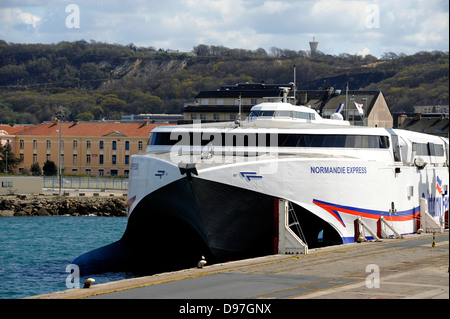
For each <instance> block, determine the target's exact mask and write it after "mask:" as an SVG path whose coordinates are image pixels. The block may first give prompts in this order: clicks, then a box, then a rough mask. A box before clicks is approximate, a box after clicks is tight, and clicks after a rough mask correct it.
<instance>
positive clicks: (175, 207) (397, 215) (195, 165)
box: [74, 101, 449, 272]
mask: <svg viewBox="0 0 450 319" xmlns="http://www.w3.org/2000/svg"><path fill="white" fill-rule="evenodd" d="M448 167H449V142H448V138H442V137H438V136H432V135H427V134H423V133H417V132H411V131H404V130H396V129H386V128H376V127H361V126H352V125H350V124H349V122H348V121H345V120H343V118H342V116H340V114H334V115H333V116H332V117H331V118H330V119H324V118H322V117H321V116H320V115H319V114H318V113H317V112H316V111H315V110H313V109H311V108H309V107H305V106H299V105H292V104H290V103H287V102H286V101H280V102H271V103H262V104H259V105H256V106H254V107H253V108H252V109H251V113H250V114H249V115H248V116H247V118H246V119H245V120H242V121H240V120H238V121H236V122H227V123H224V122H222V123H208V124H198V123H193V124H192V125H180V126H164V127H162V126H161V127H157V128H155V129H154V130H153V131H152V132H151V134H150V137H149V140H148V145H147V149H146V153H143V154H139V155H134V156H132V158H131V166H130V183H129V190H128V204H127V214H128V224H127V228H126V230H125V233H124V235H123V237H122V238H121V239H120V240H119V241H118V242H116V243H113V244H112V245H110V246H108V247H106V248H105V247H104V248H102V249H99V250H96V251H93V252H90V253H88V254H85V255H83V256H80V257H79V258H78V259H77V260H75V261H74V263H76V264H80V265H81V267H82V270H83V267H84V269H85V270H86V272H88V270H91V269H94V268H97V269H99V268H101V266H100V265H102V263H103V265H104V264H105V262H104V261H105V260H106V259H108V258H109V260H110V261H109V267H110V266H111V264H112V265H114V266H115V267H117V269H119V270H126V271H142V272H149V269H151V271H153V272H158V271H167V270H170V269H177V268H178V269H181V268H183V267H193V266H195V265H196V263H197V262H198V260H200V259H201V257H202V256H206V257H205V258H206V260H207V261H208V262H224V261H228V260H235V259H240V258H248V257H254V256H262V255H269V254H274V253H278V250H277V244H276V243H277V240H278V236H279V233H278V225H277V224H278V222H279V221H278V216H277V214H278V208H277V203H278V202H279V200H284V201H286V202H288V203H289V205H290V207H291V209H292V212H293V213H294V215H295V220H296V221H297V223H298V224H299V225H300V233H297V235H298V236H299V237H301V239H302V241H303V242H304V243H305V244H306V245H307V246H308V247H309V248H314V247H320V246H324V245H333V244H347V243H351V242H354V241H355V240H357V238H356V234H355V229H356V227H355V220H357V219H359V220H362V221H363V222H364V223H365V225H366V226H367V227H369V228H372V229H374V230H376V229H377V227H379V226H377V225H378V224H377V223H379V222H380V218H381V217H383V218H384V219H385V220H386V221H387V223H388V224H389V225H390V229H393V230H394V231H395V232H397V233H399V234H402V235H404V234H411V233H414V232H416V231H417V230H418V229H419V227H420V220H419V213H420V199H421V198H425V199H427V200H428V212H429V213H430V214H431V216H432V217H433V218H434V219H435V221H436V222H437V223H441V224H442V223H443V221H444V218H445V216H446V214H448V184H449V177H448ZM388 232H389V231H388ZM392 234H393V233H392V232H390V235H392ZM388 235H389V234H388ZM369 237H370V236H369ZM111 260H114V262H112V263H111ZM108 270H111V269H110V268H108Z"/></svg>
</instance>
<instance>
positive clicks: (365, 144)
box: [149, 132, 389, 149]
mask: <svg viewBox="0 0 450 319" xmlns="http://www.w3.org/2000/svg"><path fill="white" fill-rule="evenodd" d="M171 135H172V136H171ZM196 135H197V134H196ZM210 142H212V144H213V145H215V146H223V147H225V146H279V147H342V148H381V149H387V148H389V138H388V137H387V136H378V135H344V134H339V135H335V134H273V135H270V134H269V133H257V134H256V133H255V134H242V133H240V134H236V133H227V134H225V133H203V134H202V135H201V136H200V134H198V135H197V136H194V134H193V133H192V132H172V133H169V132H159V133H152V134H151V136H150V139H149V144H150V145H175V144H177V145H193V144H195V145H199V144H201V145H202V146H205V145H207V144H208V143H210Z"/></svg>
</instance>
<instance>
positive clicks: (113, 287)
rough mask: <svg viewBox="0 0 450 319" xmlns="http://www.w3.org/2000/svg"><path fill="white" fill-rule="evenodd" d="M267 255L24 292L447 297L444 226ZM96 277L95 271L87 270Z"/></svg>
mask: <svg viewBox="0 0 450 319" xmlns="http://www.w3.org/2000/svg"><path fill="white" fill-rule="evenodd" d="M434 243H435V245H434V247H433V234H414V235H407V236H405V237H404V238H403V239H384V240H383V241H382V242H363V243H352V244H347V245H339V246H330V247H324V248H319V249H312V250H310V251H309V254H307V255H271V256H264V257H259V258H253V259H246V260H240V261H233V262H228V263H222V264H215V265H210V266H205V267H204V268H202V269H198V268H190V269H185V270H180V271H175V272H169V273H162V274H157V275H153V276H146V277H139V278H133V279H126V280H121V281H116V282H110V283H106V284H98V285H95V284H93V285H92V286H91V288H86V289H83V288H79V289H70V290H66V291H62V292H56V293H52V294H47V295H40V296H34V297H30V298H29V299H84V298H88V299H228V298H231V299H449V272H448V270H449V233H448V231H446V232H444V233H441V234H436V235H435V240H434ZM92 277H93V278H95V275H93V276H92Z"/></svg>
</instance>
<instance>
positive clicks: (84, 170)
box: [14, 121, 169, 176]
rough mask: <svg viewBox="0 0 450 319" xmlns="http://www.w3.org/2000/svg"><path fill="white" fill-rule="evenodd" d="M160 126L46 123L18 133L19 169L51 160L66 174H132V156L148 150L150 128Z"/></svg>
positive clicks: (16, 144)
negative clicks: (130, 167)
mask: <svg viewBox="0 0 450 319" xmlns="http://www.w3.org/2000/svg"><path fill="white" fill-rule="evenodd" d="M159 125H169V124H161V123H158V124H153V123H148V122H139V123H123V122H81V121H75V122H58V121H53V122H45V123H42V124H39V125H35V126H30V127H26V128H25V129H23V130H21V131H18V132H17V133H16V134H15V139H14V140H15V152H14V153H15V155H16V157H18V158H20V161H21V162H20V165H19V166H18V167H17V168H16V170H17V171H18V172H25V171H26V170H28V171H29V170H30V168H31V165H32V164H34V163H39V165H40V167H41V168H42V167H43V165H44V163H45V162H46V161H47V160H50V161H53V162H54V163H55V164H56V165H58V164H59V159H58V153H59V149H61V152H60V154H61V157H60V161H61V168H62V169H63V172H64V173H65V174H86V175H95V176H104V175H111V176H117V175H125V176H126V175H128V173H129V166H130V165H129V164H130V158H131V155H134V154H137V153H141V152H145V148H146V146H147V140H148V137H149V135H150V131H151V130H153V129H154V128H155V127H156V126H159ZM60 137H61V139H60Z"/></svg>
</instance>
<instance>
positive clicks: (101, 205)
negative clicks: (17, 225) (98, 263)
mask: <svg viewBox="0 0 450 319" xmlns="http://www.w3.org/2000/svg"><path fill="white" fill-rule="evenodd" d="M65 215H70V216H92V215H94V216H114V217H125V216H126V198H125V197H120V198H110V197H57V196H55V197H48V196H45V197H44V196H39V197H32V198H24V199H20V198H16V197H11V196H7V197H4V198H1V197H0V216H65Z"/></svg>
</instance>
